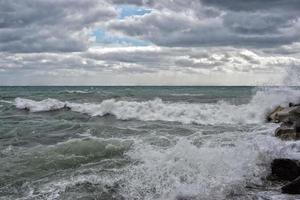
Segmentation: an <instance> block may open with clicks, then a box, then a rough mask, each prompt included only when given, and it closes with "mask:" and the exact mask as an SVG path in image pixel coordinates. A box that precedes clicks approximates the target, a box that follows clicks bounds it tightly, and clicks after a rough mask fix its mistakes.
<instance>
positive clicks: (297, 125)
mask: <svg viewBox="0 0 300 200" xmlns="http://www.w3.org/2000/svg"><path fill="white" fill-rule="evenodd" d="M294 130H295V132H296V133H300V118H299V119H297V120H296V121H295V123H294Z"/></svg>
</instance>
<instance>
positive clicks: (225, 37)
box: [0, 0, 300, 85]
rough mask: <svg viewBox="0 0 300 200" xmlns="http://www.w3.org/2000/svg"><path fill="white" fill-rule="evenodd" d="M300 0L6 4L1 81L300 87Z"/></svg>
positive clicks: (0, 29)
mask: <svg viewBox="0 0 300 200" xmlns="http://www.w3.org/2000/svg"><path fill="white" fill-rule="evenodd" d="M299 10H300V1H299V0H263V1H262V0H251V1H245V0H184V1H183V0H159V1H158V0H156V1H155V0H84V1H83V0H82V1H79V0H0V85H300V82H299V80H300V78H299V77H300V20H299V17H300V12H299Z"/></svg>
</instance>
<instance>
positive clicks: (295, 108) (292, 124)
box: [266, 103, 300, 194]
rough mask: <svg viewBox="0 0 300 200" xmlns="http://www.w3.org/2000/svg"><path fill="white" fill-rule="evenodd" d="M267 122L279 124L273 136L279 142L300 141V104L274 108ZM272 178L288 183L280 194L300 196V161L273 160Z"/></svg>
mask: <svg viewBox="0 0 300 200" xmlns="http://www.w3.org/2000/svg"><path fill="white" fill-rule="evenodd" d="M266 119H267V121H268V122H273V123H281V124H280V126H279V127H278V128H277V129H276V130H275V136H276V137H278V138H280V139H281V140H300V104H293V103H290V104H289V107H286V108H285V107H281V106H278V107H276V108H275V109H274V110H273V111H272V112H270V113H269V114H268V115H267V118H266ZM271 169H272V174H271V175H272V176H273V177H275V178H276V179H277V180H281V181H290V182H289V183H288V184H286V185H284V186H283V187H282V188H281V191H282V193H286V194H300V161H298V160H291V159H285V158H279V159H275V160H273V162H272V164H271Z"/></svg>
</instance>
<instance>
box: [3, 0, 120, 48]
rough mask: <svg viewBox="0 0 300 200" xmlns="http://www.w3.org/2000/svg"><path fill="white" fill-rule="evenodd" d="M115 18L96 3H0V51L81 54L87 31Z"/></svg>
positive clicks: (89, 0) (92, 0) (21, 0)
mask: <svg viewBox="0 0 300 200" xmlns="http://www.w3.org/2000/svg"><path fill="white" fill-rule="evenodd" d="M115 16H116V11H115V10H114V9H113V8H112V7H110V6H109V5H107V4H106V3H105V2H103V1H97V0H85V1H77V0H51V1H45V0H14V1H11V0H1V1H0V51H8V52H55V51H61V52H73V51H83V50H85V49H86V48H87V45H88V39H89V37H90V36H89V32H88V31H87V30H88V29H89V28H91V27H93V26H94V25H95V24H97V23H99V22H103V21H105V20H108V19H111V18H113V17H115Z"/></svg>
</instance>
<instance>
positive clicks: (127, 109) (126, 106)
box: [15, 89, 299, 124]
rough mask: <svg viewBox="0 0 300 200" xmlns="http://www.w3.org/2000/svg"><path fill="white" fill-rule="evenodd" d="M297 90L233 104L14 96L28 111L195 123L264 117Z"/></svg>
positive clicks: (293, 98) (260, 93)
mask: <svg viewBox="0 0 300 200" xmlns="http://www.w3.org/2000/svg"><path fill="white" fill-rule="evenodd" d="M298 97H299V91H295V90H289V89H285V90H284V91H283V90H280V89H272V90H271V91H258V92H256V94H255V95H254V96H253V98H252V100H251V101H250V102H249V103H248V104H242V105H234V104H230V103H228V102H225V101H219V102H217V103H215V104H211V103H187V102H165V101H162V100H161V99H154V100H149V101H142V102H139V101H116V100H115V99H108V100H104V101H102V102H101V103H98V104H97V103H72V102H62V101H59V100H56V99H45V100H43V101H33V100H29V99H22V98H16V100H15V105H16V107H17V108H19V109H27V110H29V111H31V112H41V111H52V110H59V109H63V108H69V109H71V110H72V111H74V112H79V113H83V114H88V115H90V116H93V117H94V116H105V115H107V114H111V115H114V116H115V117H116V118H117V119H120V120H130V119H137V120H142V121H157V120H159V121H170V122H181V123H186V124H189V123H196V124H241V123H247V124H253V123H261V122H263V121H264V116H265V112H266V111H267V110H268V109H271V108H272V107H274V106H276V105H278V104H279V103H282V104H286V103H288V102H289V101H296V100H297V98H298Z"/></svg>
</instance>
